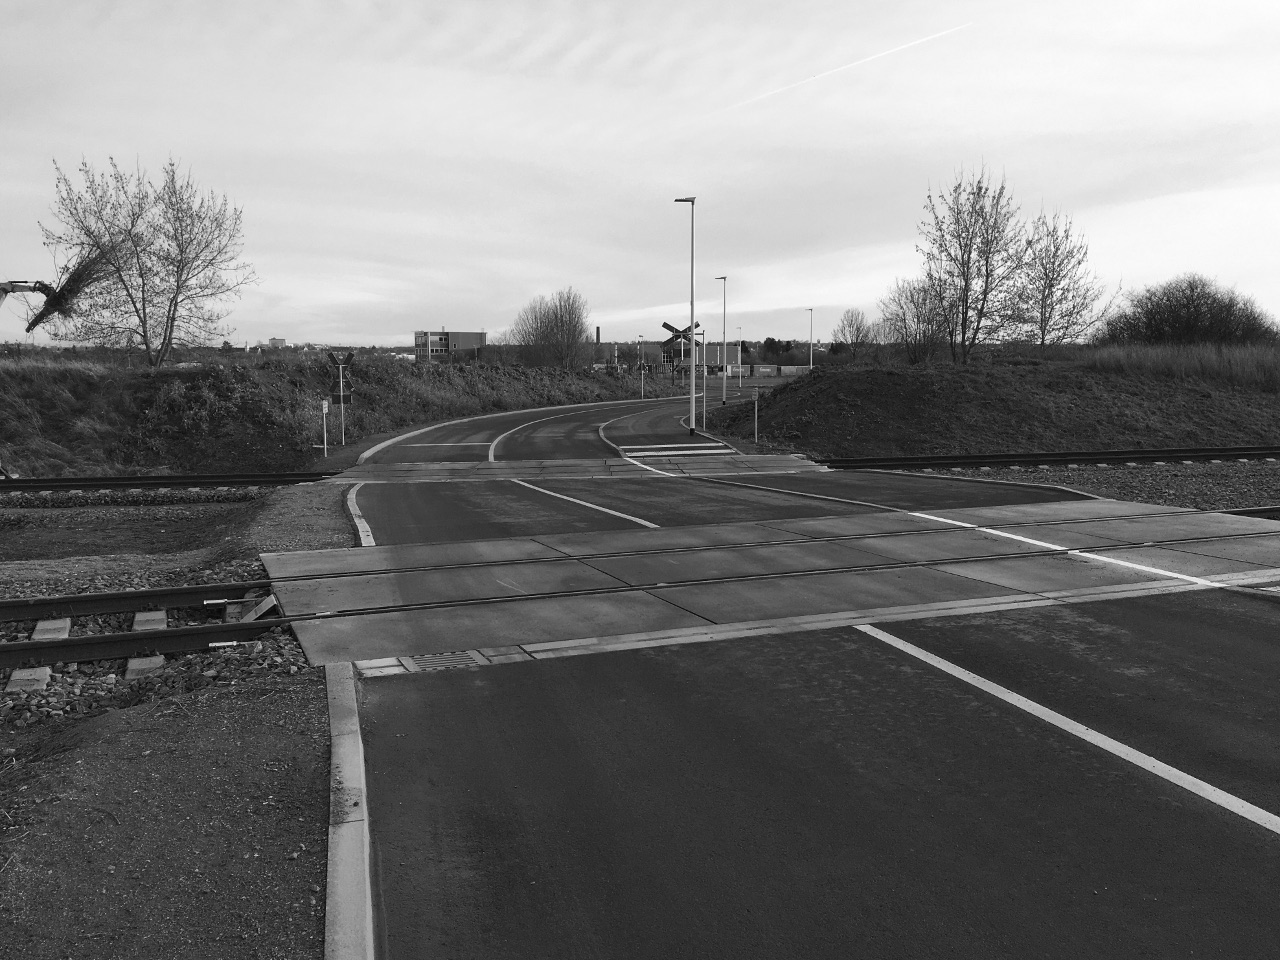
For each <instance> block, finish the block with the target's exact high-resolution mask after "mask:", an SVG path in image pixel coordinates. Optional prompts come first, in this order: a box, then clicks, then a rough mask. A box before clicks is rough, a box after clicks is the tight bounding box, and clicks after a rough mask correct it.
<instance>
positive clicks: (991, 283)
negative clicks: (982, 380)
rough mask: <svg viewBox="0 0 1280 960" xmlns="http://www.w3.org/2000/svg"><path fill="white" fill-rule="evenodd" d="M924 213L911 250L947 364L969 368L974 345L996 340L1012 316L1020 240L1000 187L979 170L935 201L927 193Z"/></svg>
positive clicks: (1005, 192)
mask: <svg viewBox="0 0 1280 960" xmlns="http://www.w3.org/2000/svg"><path fill="white" fill-rule="evenodd" d="M925 210H926V211H928V216H927V217H926V218H925V220H924V221H923V222H922V223H921V224H920V227H919V231H920V236H921V238H922V240H923V243H922V245H918V246H917V247H916V249H917V250H919V251H920V253H921V254H922V255H923V256H924V258H925V272H926V276H927V277H928V282H929V285H930V286H932V287H933V288H934V290H935V292H936V295H937V296H938V297H939V298H940V301H941V315H942V316H943V317H944V318H945V320H946V324H947V339H948V341H949V342H950V345H951V358H952V360H955V361H958V362H960V363H968V361H969V354H970V353H971V352H972V350H973V348H974V347H975V346H976V345H977V344H979V343H981V342H983V341H985V340H991V339H995V338H997V337H998V336H999V335H1000V334H1002V333H1003V332H1004V330H1005V329H1007V328H1008V327H1009V326H1010V325H1011V324H1015V323H1016V322H1017V320H1018V318H1019V314H1018V306H1019V301H1018V286H1019V277H1020V273H1021V269H1022V263H1023V260H1024V258H1025V248H1026V239H1025V236H1024V231H1023V228H1022V225H1021V223H1020V222H1019V220H1018V207H1017V206H1016V205H1015V204H1014V202H1013V198H1012V197H1011V196H1010V194H1009V191H1008V188H1007V187H1006V186H1005V182H1004V180H1003V179H1001V181H1000V183H999V184H998V185H997V184H995V183H993V182H992V180H991V177H990V175H989V174H988V173H987V170H986V168H985V167H982V168H980V169H979V170H978V171H976V172H975V173H973V174H971V175H970V176H968V177H966V176H965V175H964V174H963V173H961V174H960V175H959V176H958V177H957V178H956V180H955V182H954V183H953V184H952V185H951V186H950V187H948V188H947V189H946V190H945V191H944V192H942V193H940V194H939V195H938V196H936V197H935V196H934V194H933V191H932V190H931V191H930V192H929V195H928V198H927V199H926V201H925Z"/></svg>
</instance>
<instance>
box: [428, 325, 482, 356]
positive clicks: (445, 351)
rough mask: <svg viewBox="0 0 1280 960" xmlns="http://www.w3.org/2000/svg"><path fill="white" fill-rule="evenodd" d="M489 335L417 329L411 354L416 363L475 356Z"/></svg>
mask: <svg viewBox="0 0 1280 960" xmlns="http://www.w3.org/2000/svg"><path fill="white" fill-rule="evenodd" d="M488 339H489V335H488V334H487V333H485V332H484V331H483V330H482V331H480V332H479V333H468V332H460V331H456V330H452V331H451V330H443V329H442V330H441V331H440V332H439V333H437V332H435V331H434V330H418V331H416V332H415V333H414V335H413V355H414V360H416V361H417V362H418V363H430V362H432V361H434V362H436V363H448V362H450V361H452V360H465V359H467V357H471V356H475V354H476V352H477V351H478V350H479V348H480V347H483V346H486V345H487V344H488Z"/></svg>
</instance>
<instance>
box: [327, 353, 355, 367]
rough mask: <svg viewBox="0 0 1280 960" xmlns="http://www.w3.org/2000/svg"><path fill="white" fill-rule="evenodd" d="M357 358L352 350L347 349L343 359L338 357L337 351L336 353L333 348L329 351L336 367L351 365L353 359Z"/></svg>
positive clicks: (330, 360) (330, 359)
mask: <svg viewBox="0 0 1280 960" xmlns="http://www.w3.org/2000/svg"><path fill="white" fill-rule="evenodd" d="M355 358H356V355H355V354H354V353H352V352H351V351H350V350H348V351H347V355H346V356H345V357H343V358H342V359H341V360H339V359H338V355H337V354H336V353H334V352H333V351H332V350H330V351H329V362H330V363H332V364H333V365H334V366H335V367H349V366H351V361H352V360H354V359H355Z"/></svg>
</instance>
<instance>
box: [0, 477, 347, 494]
mask: <svg viewBox="0 0 1280 960" xmlns="http://www.w3.org/2000/svg"><path fill="white" fill-rule="evenodd" d="M333 475H334V474H333V473H194V474H185V475H172V476H127V477H43V478H41V477H22V478H19V479H9V478H5V477H0V494H3V493H16V492H20V491H21V492H31V491H35V492H37V493H40V492H43V491H45V490H48V491H51V492H52V491H57V490H142V489H151V490H154V489H180V490H186V489H192V488H196V487H278V486H291V485H293V484H298V483H316V482H317V481H319V480H324V479H326V478H328V477H332V476H333Z"/></svg>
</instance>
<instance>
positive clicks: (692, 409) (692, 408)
mask: <svg viewBox="0 0 1280 960" xmlns="http://www.w3.org/2000/svg"><path fill="white" fill-rule="evenodd" d="M697 199H698V198H697V197H677V198H676V200H675V202H676V203H687V204H688V205H689V355H690V358H691V360H692V363H691V365H690V370H689V436H691V437H692V436H694V435H696V434H697V429H696V425H695V420H696V419H697V415H698V408H697V406H696V405H695V403H694V399H693V394H694V388H695V384H696V382H697V379H698V378H697V376H696V370H697V363H698V349H697V342H696V341H695V340H694V339H693V297H694V283H693V268H694V250H695V247H694V242H693V239H694V234H693V223H694V220H693V208H694V203H695V201H696V200H697Z"/></svg>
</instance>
